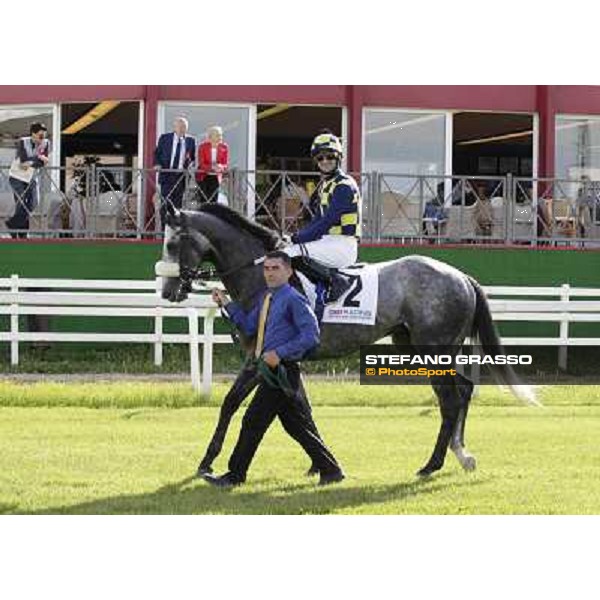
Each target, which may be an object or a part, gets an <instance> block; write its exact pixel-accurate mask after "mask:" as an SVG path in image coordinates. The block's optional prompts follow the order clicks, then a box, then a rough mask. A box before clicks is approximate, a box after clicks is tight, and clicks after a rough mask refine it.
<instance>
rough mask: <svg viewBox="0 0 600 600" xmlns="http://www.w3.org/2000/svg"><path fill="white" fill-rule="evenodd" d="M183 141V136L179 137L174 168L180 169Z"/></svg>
mask: <svg viewBox="0 0 600 600" xmlns="http://www.w3.org/2000/svg"><path fill="white" fill-rule="evenodd" d="M182 142H183V139H182V138H179V141H178V142H177V148H176V149H175V158H174V159H173V169H179V159H180V158H181V143H182Z"/></svg>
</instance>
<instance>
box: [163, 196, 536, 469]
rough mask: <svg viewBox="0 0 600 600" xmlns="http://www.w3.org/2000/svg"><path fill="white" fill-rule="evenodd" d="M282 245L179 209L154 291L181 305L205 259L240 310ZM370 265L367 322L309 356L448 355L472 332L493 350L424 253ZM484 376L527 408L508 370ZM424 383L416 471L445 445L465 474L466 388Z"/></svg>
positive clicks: (235, 222)
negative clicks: (373, 352) (426, 432)
mask: <svg viewBox="0 0 600 600" xmlns="http://www.w3.org/2000/svg"><path fill="white" fill-rule="evenodd" d="M282 243H283V242H282V240H281V238H280V236H279V235H278V234H277V233H275V232H274V231H271V230H269V229H267V228H265V227H263V226H261V225H259V224H257V223H254V222H252V221H250V220H248V219H246V218H245V217H244V216H242V215H240V214H239V213H237V212H235V211H233V210H231V209H230V208H228V207H225V206H222V205H216V204H208V205H205V206H203V207H201V208H200V210H199V211H197V212H187V211H182V212H179V213H177V214H176V215H175V216H172V217H170V220H169V223H168V226H167V228H166V235H165V242H164V249H163V260H162V261H161V263H160V265H161V266H160V268H157V274H159V275H163V277H164V279H163V288H162V295H163V297H164V298H166V299H168V300H170V301H172V302H180V301H182V300H184V299H185V298H186V297H187V295H188V293H189V292H190V291H191V289H192V281H193V280H194V279H202V277H203V274H202V272H199V271H198V269H199V265H200V264H201V263H203V262H205V261H209V262H211V263H212V264H213V265H214V266H215V267H216V271H217V275H218V276H219V278H220V279H221V281H222V282H223V285H224V286H225V288H226V289H227V291H228V292H229V294H230V295H231V297H232V298H233V299H234V300H236V301H237V302H240V303H241V304H242V306H243V307H245V308H246V309H249V308H250V307H251V306H252V305H253V303H254V301H255V299H256V297H257V295H258V294H259V293H260V292H261V291H262V290H263V289H264V287H265V283H264V279H263V275H262V265H261V259H262V257H264V255H265V253H266V252H268V251H270V250H273V249H275V248H278V247H281V244H282ZM376 268H377V271H378V285H379V295H378V303H377V315H376V322H375V325H373V326H367V325H337V324H330V323H324V324H323V325H322V328H321V343H320V346H319V348H318V349H317V351H316V353H314V354H312V355H311V356H310V357H309V358H308V360H321V359H326V358H336V357H342V356H345V355H348V354H350V353H353V352H356V351H358V350H359V349H360V347H361V346H364V345H368V344H373V343H375V342H377V341H378V340H380V339H382V338H384V337H386V336H391V338H392V341H393V343H394V344H395V345H397V346H399V347H401V346H403V347H404V348H405V349H406V346H411V347H412V348H413V349H416V350H419V349H424V348H430V347H432V346H434V347H435V348H436V350H437V351H438V352H441V353H444V354H456V352H457V348H459V347H460V346H461V345H462V343H463V341H464V340H465V338H466V337H467V336H471V338H472V339H475V338H478V339H479V341H480V343H481V346H482V348H483V351H484V352H485V353H486V354H492V355H495V354H499V353H502V346H501V343H500V339H499V337H498V334H497V331H496V329H495V327H494V324H493V321H492V317H491V313H490V309H489V305H488V302H487V299H486V297H485V294H484V292H483V290H482V289H481V287H480V285H479V284H478V283H477V282H476V281H475V280H474V279H473V278H472V277H470V276H468V275H466V274H464V273H462V272H461V271H459V270H458V269H455V268H454V267H451V266H449V265H447V264H445V263H443V262H440V261H437V260H433V259H431V258H428V257H423V256H407V257H404V258H400V259H397V260H393V261H389V262H385V263H379V264H377V265H376ZM242 344H243V345H244V346H245V348H246V349H248V350H250V349H251V346H252V340H248V339H244V338H243V336H242ZM492 373H493V375H494V377H495V379H496V380H497V381H498V383H502V384H504V385H507V386H509V387H510V389H511V390H512V392H513V393H514V395H515V396H517V397H518V398H520V399H522V400H523V401H525V402H529V403H532V404H535V403H536V401H535V396H534V394H533V391H532V389H531V388H529V387H528V386H524V385H520V382H519V379H518V377H517V375H516V374H515V372H514V371H513V370H512V368H511V367H510V366H508V365H506V366H496V367H494V369H493V371H492ZM430 381H431V385H432V387H433V390H434V392H435V394H436V396H437V399H438V403H439V407H440V412H441V419H442V422H441V426H440V430H439V433H438V436H437V440H436V443H435V446H434V449H433V453H432V455H431V458H430V459H429V460H428V461H427V463H426V464H425V465H424V466H423V467H422V468H421V469H420V470H419V471H418V473H417V474H418V475H419V476H428V475H431V474H432V473H434V472H435V471H438V470H439V469H441V468H442V466H443V464H444V460H445V457H446V453H447V450H448V447H450V449H451V450H452V451H453V452H454V454H455V455H456V458H457V459H458V461H459V462H460V464H461V465H462V467H463V468H464V469H465V470H467V471H471V470H474V469H475V467H476V460H475V458H474V457H473V456H472V455H471V454H470V453H469V452H468V451H467V450H466V447H465V423H466V419H467V414H468V410H469V403H470V400H471V396H472V393H473V383H472V382H471V381H470V380H469V379H468V378H467V377H466V376H464V375H460V374H459V375H458V376H457V377H452V376H439V377H432V378H431V380H430ZM258 382H259V375H258V373H257V372H256V369H254V368H252V367H250V366H246V367H245V368H244V369H242V371H241V373H240V374H239V375H238V377H237V379H236V381H235V382H234V384H233V387H232V388H231V390H230V391H229V393H228V394H227V396H226V397H225V400H224V402H223V405H222V407H221V413H220V415H219V422H218V424H217V428H216V430H215V433H214V435H213V439H212V440H211V442H210V444H209V447H208V449H207V452H206V454H205V456H204V458H203V460H202V461H201V463H200V466H199V469H198V472H199V474H201V473H203V472H209V471H210V470H211V465H212V462H213V460H214V459H215V458H216V456H217V455H218V454H219V452H220V450H221V447H222V444H223V440H224V437H225V434H226V432H227V428H228V426H229V423H230V421H231V418H232V416H233V414H234V413H235V411H236V410H237V409H238V408H239V406H240V404H241V403H242V401H243V400H244V398H245V397H246V396H247V395H248V394H249V393H250V392H251V391H252V390H253V389H254V388H255V387H256V386H257V385H258Z"/></svg>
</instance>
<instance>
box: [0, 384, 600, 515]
mask: <svg viewBox="0 0 600 600" xmlns="http://www.w3.org/2000/svg"><path fill="white" fill-rule="evenodd" d="M225 389H226V386H224V385H219V386H217V387H216V389H215V394H214V397H213V398H211V400H210V401H206V400H201V401H199V400H198V399H197V398H195V397H194V395H193V394H191V393H190V391H189V388H188V386H186V385H183V384H181V385H179V384H172V383H164V384H147V383H146V384H144V383H130V384H103V383H96V384H93V385H92V384H90V385H80V384H14V383H7V382H0V512H3V513H35V514H49V513H50V514H54V513H62V514H105V513H108V514H138V513H144V514H148V513H150V514H157V513H161V514H162V513H166V514H195V513H217V514H223V513H224V514H230V513H243V514H249V513H258V514H267V513H284V514H289V513H292V514H297V513H319V514H330V513H362V514H405V513H411V514H414V513H417V514H463V513H466V514H496V513H510V514H521V513H527V514H531V513H534V514H548V513H563V514H564V513H567V514H571V513H575V514H589V513H598V512H600V452H599V448H598V446H599V441H600V401H599V399H598V395H599V392H598V388H595V387H594V388H593V387H583V386H579V387H571V388H567V387H553V388H550V387H549V388H545V389H543V390H541V394H540V395H541V399H542V401H543V402H544V403H545V407H544V408H542V409H536V408H529V407H524V406H520V405H519V404H518V403H517V402H516V401H515V400H514V399H512V397H511V396H509V395H507V394H506V393H503V392H502V391H501V390H498V389H497V388H495V387H485V388H482V392H481V394H480V396H478V397H477V398H476V399H475V400H474V402H473V408H472V412H471V415H470V418H469V425H468V432H467V433H468V435H467V438H468V446H469V449H470V450H471V451H472V452H473V453H474V454H475V455H476V456H477V459H478V464H479V468H478V470H477V471H476V472H475V473H464V472H463V471H462V470H461V468H460V467H459V465H458V463H457V462H456V460H455V459H454V456H452V455H449V456H448V460H447V463H446V466H445V468H444V470H443V471H442V472H441V473H439V474H438V475H436V476H434V477H432V478H431V479H429V480H426V481H418V480H417V479H416V478H415V476H414V472H415V471H416V470H417V469H418V468H419V467H420V466H422V465H423V463H424V462H425V461H426V460H427V458H428V457H429V454H430V452H431V449H432V447H433V442H434V439H435V436H436V434H437V429H438V425H439V418H438V414H437V409H436V408H435V405H434V402H433V398H432V395H431V392H430V391H429V390H428V389H425V388H417V387H413V388H408V387H364V386H363V387H361V386H359V385H357V384H354V383H345V384H341V383H321V382H318V383H314V382H312V383H311V384H310V386H309V389H310V394H311V398H312V399H313V404H314V405H315V409H314V412H315V418H316V420H317V423H318V425H319V428H320V430H321V431H322V434H323V436H324V438H325V441H326V443H327V444H328V445H329V446H330V447H331V448H332V450H333V451H334V453H335V454H336V456H337V457H338V459H339V461H340V462H341V463H342V465H343V467H344V469H345V470H346V473H347V475H348V477H347V479H346V481H344V482H343V483H342V484H340V485H337V486H331V487H328V488H323V489H321V488H319V487H318V486H317V485H316V481H315V480H312V479H307V478H306V477H304V475H303V473H304V471H305V470H306V469H307V467H308V465H309V460H308V458H307V457H306V456H305V455H304V454H303V452H302V451H301V449H300V448H299V447H298V446H297V445H296V444H295V443H294V442H293V441H292V440H291V439H289V438H288V437H287V436H286V435H285V433H284V432H283V431H282V429H281V426H280V425H279V424H278V423H277V424H275V425H274V426H273V427H272V428H271V430H270V431H269V432H268V434H267V436H266V437H265V439H264V442H263V444H262V446H261V448H260V449H259V452H258V454H257V457H256V460H255V462H254V463H253V465H252V468H251V470H250V473H249V478H248V483H247V484H246V485H245V486H243V487H241V488H238V489H235V490H232V491H221V490H215V489H212V488H210V487H209V486H208V485H207V484H206V483H204V482H203V481H201V480H197V479H194V478H193V477H192V476H193V474H194V472H195V468H196V466H197V462H198V460H199V458H200V457H201V455H202V453H203V451H204V449H205V446H206V443H207V442H208V439H209V437H210V435H211V433H212V429H213V426H214V423H215V419H216V416H217V405H218V404H219V402H220V398H221V397H222V394H223V393H224V391H225ZM239 423H240V419H239V418H237V419H236V420H235V422H234V425H233V427H232V431H231V432H230V435H229V436H228V440H227V443H226V447H225V449H224V452H223V454H222V455H221V456H220V457H219V459H218V462H217V464H216V466H217V468H218V470H219V471H221V470H225V467H226V459H227V457H228V455H229V452H230V450H231V447H232V445H233V443H234V441H235V437H236V436H237V431H238V430H239Z"/></svg>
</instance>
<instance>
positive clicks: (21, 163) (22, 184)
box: [5, 123, 50, 238]
mask: <svg viewBox="0 0 600 600" xmlns="http://www.w3.org/2000/svg"><path fill="white" fill-rule="evenodd" d="M46 134H47V129H46V126H45V125H44V124H43V123H32V124H31V126H30V127H29V137H22V138H21V139H19V141H18V142H17V150H16V157H15V160H14V161H13V163H12V165H11V168H10V171H9V183H10V186H11V188H12V190H13V194H14V197H15V212H14V214H13V216H12V217H10V218H9V219H7V220H6V221H5V222H6V227H7V229H8V230H9V231H11V236H12V237H13V238H16V237H19V238H24V237H27V233H26V231H27V230H28V229H29V217H30V215H31V213H32V212H33V210H34V209H35V207H36V205H37V202H38V185H37V182H36V169H39V168H41V167H45V166H46V165H47V164H48V161H49V155H50V141H49V140H48V139H47V138H46Z"/></svg>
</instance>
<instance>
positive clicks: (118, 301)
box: [0, 275, 231, 394]
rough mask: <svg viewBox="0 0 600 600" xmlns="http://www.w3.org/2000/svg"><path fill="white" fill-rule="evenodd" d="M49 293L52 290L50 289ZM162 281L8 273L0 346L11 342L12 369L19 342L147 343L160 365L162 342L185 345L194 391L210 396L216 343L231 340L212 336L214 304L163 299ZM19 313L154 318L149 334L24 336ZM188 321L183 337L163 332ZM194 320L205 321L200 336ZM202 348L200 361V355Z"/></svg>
mask: <svg viewBox="0 0 600 600" xmlns="http://www.w3.org/2000/svg"><path fill="white" fill-rule="evenodd" d="M48 290H51V291H48ZM160 291H161V280H160V278H157V279H156V280H155V281H153V280H149V281H135V280H93V279H79V280H72V279H32V278H21V277H18V276H17V275H12V276H11V277H10V278H4V279H1V278H0V315H2V314H5V315H10V331H7V332H0V342H5V341H8V342H10V348H11V352H10V359H11V364H12V365H18V364H19V343H20V342H93V343H97V342H107V343H145V344H152V345H153V346H154V364H155V365H157V366H160V365H162V362H163V345H164V344H188V345H189V347H190V375H191V381H192V385H193V387H194V389H196V390H198V391H201V392H202V393H205V394H208V393H210V387H211V382H212V362H213V361H212V358H213V345H214V344H227V343H230V342H231V336H229V335H218V334H215V333H214V322H215V319H217V318H220V317H221V315H220V311H219V310H218V307H217V305H216V304H215V303H214V302H213V301H212V300H211V298H210V296H209V295H206V294H193V295H192V296H190V298H189V299H188V300H186V301H184V302H181V303H179V304H172V303H170V302H168V301H167V300H163V299H162V298H161V295H160ZM20 315H52V316H66V317H74V316H80V317H81V316H83V317H126V318H136V317H145V318H148V317H150V318H152V319H154V332H153V333H105V332H49V331H48V332H26V331H21V330H20V329H19V316H20ZM173 317H179V318H182V317H183V318H186V319H187V323H188V331H187V333H164V332H163V321H164V319H167V318H173ZM198 319H202V321H203V330H202V333H200V332H199V327H198ZM199 344H202V363H201V364H200V356H199V352H198V347H199Z"/></svg>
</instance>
